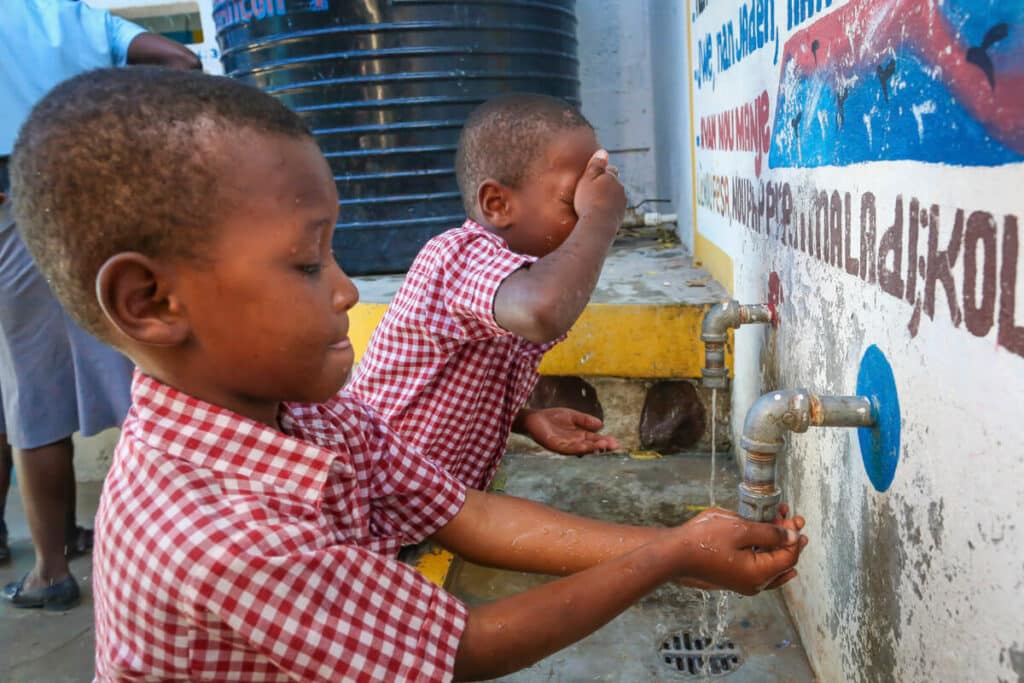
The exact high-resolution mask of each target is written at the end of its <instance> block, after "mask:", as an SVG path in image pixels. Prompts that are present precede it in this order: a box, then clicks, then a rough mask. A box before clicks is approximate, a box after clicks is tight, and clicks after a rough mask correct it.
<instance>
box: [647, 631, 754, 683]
mask: <svg viewBox="0 0 1024 683" xmlns="http://www.w3.org/2000/svg"><path fill="white" fill-rule="evenodd" d="M658 654H659V656H660V659H661V661H662V662H664V664H665V665H666V666H668V667H669V668H671V669H672V670H673V671H674V672H676V673H678V674H681V675H682V676H683V677H684V678H706V677H716V676H725V675H727V674H731V673H732V672H733V671H735V670H736V669H738V668H739V667H740V665H741V664H742V663H743V653H742V651H741V650H740V648H739V647H737V646H736V644H735V643H734V642H732V641H730V640H722V641H720V642H718V643H717V644H716V643H714V642H712V639H711V638H710V637H709V636H704V635H699V634H693V633H691V632H689V631H681V632H679V633H676V634H673V635H672V636H670V637H669V638H667V639H665V640H664V641H662V643H661V647H660V648H659V652H658Z"/></svg>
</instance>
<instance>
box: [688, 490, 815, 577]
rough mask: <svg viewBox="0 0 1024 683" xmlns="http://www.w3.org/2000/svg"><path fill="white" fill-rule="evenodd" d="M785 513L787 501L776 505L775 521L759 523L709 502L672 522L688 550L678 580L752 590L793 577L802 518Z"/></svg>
mask: <svg viewBox="0 0 1024 683" xmlns="http://www.w3.org/2000/svg"><path fill="white" fill-rule="evenodd" d="M788 514H789V506H788V505H780V506H779V516H778V517H777V518H776V520H775V523H774V524H764V523H759V522H749V521H747V520H745V519H743V518H742V517H740V516H739V515H737V514H735V513H733V512H728V511H726V510H722V509H719V508H709V509H708V510H705V511H704V512H702V513H701V514H699V515H697V516H696V517H695V518H693V519H692V520H690V521H689V522H687V523H686V524H683V525H682V526H680V527H677V530H678V531H679V533H680V534H681V535H682V536H683V539H684V540H683V543H684V551H683V552H685V553H687V554H688V557H687V558H686V565H687V567H688V569H687V570H686V571H685V572H683V576H681V577H680V578H679V580H678V581H679V583H683V584H684V585H690V586H695V587H699V588H710V589H714V588H720V589H726V590H731V591H735V592H737V593H741V594H743V595H755V594H757V593H759V592H761V591H762V590H765V589H771V588H777V587H779V586H781V585H782V584H784V583H786V582H787V581H789V580H791V579H793V578H794V577H795V576H796V575H797V574H796V569H795V568H794V567H795V565H796V563H797V560H798V559H799V558H800V551H801V550H803V548H804V547H805V546H806V545H807V538H806V537H805V536H801V535H800V533H799V531H800V530H801V529H803V527H804V520H803V518H802V517H793V518H789V519H787V515H788Z"/></svg>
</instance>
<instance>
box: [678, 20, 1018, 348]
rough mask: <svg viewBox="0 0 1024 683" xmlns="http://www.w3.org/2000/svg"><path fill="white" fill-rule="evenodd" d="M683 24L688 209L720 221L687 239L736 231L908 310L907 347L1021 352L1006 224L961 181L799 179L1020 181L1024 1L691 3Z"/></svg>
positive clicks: (1014, 248)
mask: <svg viewBox="0 0 1024 683" xmlns="http://www.w3.org/2000/svg"><path fill="white" fill-rule="evenodd" d="M723 4H724V5H729V3H723ZM719 8H720V9H723V8H722V6H719ZM698 10H700V11H698ZM690 20H691V37H692V41H693V46H692V50H693V64H694V65H695V68H694V71H693V74H692V76H693V102H694V108H695V111H694V125H695V128H696V130H695V144H696V157H695V158H696V164H695V168H696V169H697V178H696V185H697V187H696V195H697V204H698V207H700V209H702V210H703V211H706V212H710V214H704V215H705V217H707V216H709V215H710V216H714V217H715V218H714V219H712V220H710V221H708V220H701V218H700V216H698V229H699V230H700V231H701V232H702V233H705V234H707V235H710V236H711V237H712V239H714V238H715V236H716V235H719V236H722V237H724V236H725V235H727V234H729V233H730V231H732V230H733V229H734V228H736V227H740V228H742V229H744V230H746V231H748V232H750V233H754V234H757V235H760V236H762V237H763V238H765V239H768V240H772V241H775V242H777V243H778V245H779V246H781V247H784V248H788V249H792V250H798V251H800V252H803V253H804V254H807V255H808V256H811V257H813V258H814V259H817V260H819V261H821V262H822V263H824V264H826V265H827V266H829V267H831V268H834V269H836V270H838V271H841V272H843V273H845V274H847V275H849V276H850V277H854V278H857V279H858V280H860V281H861V282H862V283H864V284H866V285H869V286H872V287H877V288H879V289H880V290H881V291H883V292H885V293H886V294H888V295H890V296H892V297H894V298H896V299H899V300H901V301H904V302H905V304H906V307H907V314H906V323H905V324H906V329H907V331H908V332H909V334H910V336H916V335H917V334H918V331H919V329H920V327H921V325H922V323H923V321H924V320H928V321H936V320H937V319H938V320H940V321H941V323H942V324H949V325H952V326H953V327H955V328H957V329H960V330H963V331H964V332H966V333H968V334H971V335H974V336H976V337H992V339H993V340H994V342H995V344H996V345H997V347H999V348H1002V349H1005V350H1007V351H1010V352H1011V353H1013V354H1015V355H1017V356H1021V357H1024V315H1019V314H1018V313H1017V310H1018V308H1022V307H1020V306H1018V302H1017V298H1018V296H1020V297H1024V293H1019V291H1018V290H1019V289H1020V288H1021V286H1020V284H1019V283H1020V281H1021V280H1022V279H1024V277H1022V278H1018V272H1019V270H1020V268H1019V267H1018V266H1019V263H1020V260H1021V259H1020V239H1021V238H1020V227H1019V226H1020V220H1019V217H1018V212H1016V211H1013V210H1012V209H1011V210H1007V208H1006V207H1005V206H1001V207H995V206H986V205H979V204H977V203H975V202H976V198H975V194H976V193H972V192H969V191H967V186H966V185H963V184H962V183H961V187H958V188H957V190H958V191H953V192H949V191H945V190H941V189H939V188H938V187H936V188H929V187H928V183H922V182H920V181H910V180H909V178H908V180H907V182H906V183H905V187H900V186H899V185H896V186H895V187H894V183H891V182H886V183H879V187H877V188H873V187H864V185H865V183H864V182H863V181H862V180H860V178H863V177H864V176H863V175H862V174H860V175H857V176H856V177H857V178H858V181H857V182H856V183H852V182H851V183H850V185H851V186H847V187H842V186H840V183H834V186H828V185H822V184H821V182H822V181H821V180H820V174H819V175H816V174H814V173H810V172H809V171H810V170H811V169H823V170H824V169H836V168H851V169H857V170H860V171H863V170H864V169H870V168H871V166H870V164H872V163H884V162H900V163H904V164H905V163H906V162H914V163H915V164H916V166H913V165H912V166H910V167H908V169H911V170H908V172H910V173H911V174H912V173H913V171H912V169H913V168H917V169H920V170H921V172H920V177H921V178H926V177H929V176H930V175H932V174H931V172H929V171H928V169H929V168H934V167H935V166H937V165H942V166H944V167H946V168H947V169H948V168H949V167H963V168H964V171H963V172H962V173H964V174H966V173H968V172H969V171H968V170H967V169H968V168H977V167H1009V168H1010V169H1011V170H1010V172H1019V171H1018V170H1016V169H1020V168H1021V167H1020V166H1019V164H1020V163H1021V162H1024V3H1022V2H1006V1H1003V0H944V1H942V2H938V1H936V0H850V1H849V2H845V3H844V2H842V1H841V0H835V1H834V2H833V1H832V0H778V3H776V1H775V0H747V1H746V2H739V3H734V4H732V5H731V7H728V11H727V12H722V11H720V12H717V13H713V12H712V10H711V9H710V5H691V15H690ZM752 72H756V73H757V74H759V77H753V78H752V77H751V76H750V74H751V73H752ZM885 168H886V171H885V172H884V173H882V174H881V175H880V176H879V177H882V176H886V177H887V174H890V175H891V174H892V167H891V166H887V167H885ZM954 172H955V170H954ZM897 175H899V176H901V177H903V176H902V174H897ZM826 176H827V177H829V178H835V177H837V174H836V173H826ZM840 177H842V176H840ZM868 177H871V176H870V175H869V176H868ZM946 177H949V174H948V173H947V174H946ZM954 177H955V176H954ZM967 177H968V176H966V175H964V176H963V178H961V181H962V180H963V179H966V178H967ZM1020 177H1021V176H1018V178H1020ZM978 182H982V181H980V180H979V181H978ZM853 185H857V186H858V187H853ZM1017 205H1018V206H1019V205H1020V203H1019V202H1018V204H1017Z"/></svg>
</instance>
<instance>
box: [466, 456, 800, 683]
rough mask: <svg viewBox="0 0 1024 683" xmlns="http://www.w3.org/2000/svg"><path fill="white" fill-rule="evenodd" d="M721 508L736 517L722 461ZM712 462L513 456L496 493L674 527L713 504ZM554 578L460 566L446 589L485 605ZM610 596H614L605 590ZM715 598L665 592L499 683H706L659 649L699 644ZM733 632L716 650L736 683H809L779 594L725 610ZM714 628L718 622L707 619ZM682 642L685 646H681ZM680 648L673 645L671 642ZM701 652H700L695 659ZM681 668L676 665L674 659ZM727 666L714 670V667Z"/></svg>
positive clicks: (734, 601) (735, 601) (730, 479)
mask: <svg viewBox="0 0 1024 683" xmlns="http://www.w3.org/2000/svg"><path fill="white" fill-rule="evenodd" d="M719 462H720V463H721V466H720V467H719V469H718V473H717V476H716V480H717V486H716V502H717V503H718V504H719V505H720V506H722V507H725V508H727V509H735V505H736V485H737V483H738V482H737V479H736V476H735V474H734V472H735V470H736V467H735V464H734V462H733V461H732V459H731V458H727V459H724V461H723V459H721V458H720V459H719ZM708 475H709V458H708V457H707V456H705V455H678V456H665V457H663V458H658V459H653V460H634V459H631V458H629V457H628V456H624V455H598V456H588V457H586V458H582V459H579V458H566V457H562V456H550V455H521V456H516V455H510V456H509V457H507V458H506V459H505V463H504V464H503V466H502V469H501V471H500V472H499V474H498V477H497V478H496V480H495V488H497V489H499V490H503V491H504V492H505V493H508V494H510V495H517V496H522V497H524V498H530V499H533V500H537V501H540V502H543V503H546V504H549V505H552V506H554V507H557V508H560V509H562V510H565V511H568V512H573V513H576V514H581V515H586V516H588V517H594V518H599V519H604V520H608V521H613V522H621V523H631V524H648V525H660V526H668V525H674V524H680V523H682V522H684V521H685V520H687V519H689V518H690V517H692V516H694V515H696V514H697V513H698V512H699V511H700V509H701V508H702V507H703V506H706V505H707V504H708V490H707V483H708ZM549 580H551V577H542V576H537V575H531V574H524V573H520V572H507V571H500V570H494V569H488V568H484V567H479V566H476V565H472V564H469V563H466V562H463V561H460V560H456V562H455V563H454V565H453V568H452V571H451V573H450V575H449V580H448V588H449V589H450V590H451V591H452V592H453V593H455V594H456V595H458V596H459V597H460V598H462V599H463V600H465V601H466V602H468V603H470V604H473V603H476V604H479V603H482V602H489V601H491V600H495V599H498V598H502V597H506V596H508V595H511V594H514V593H517V592H520V591H523V590H527V589H529V588H531V587H533V586H536V585H539V584H540V583H543V582H544V581H549ZM609 589H610V590H614V587H609ZM715 600H716V594H711V598H710V600H708V601H705V600H704V599H703V598H702V596H701V592H700V591H697V590H693V589H690V588H683V587H680V586H674V585H672V586H664V587H662V588H660V589H658V590H657V591H655V592H654V593H652V594H650V595H649V596H647V598H645V599H644V600H643V601H641V602H640V603H639V604H637V605H635V606H633V607H632V608H630V609H629V610H627V611H626V612H624V613H623V614H621V615H620V616H619V617H618V618H617V619H615V620H613V621H612V622H610V623H609V624H607V625H606V626H605V627H604V628H602V629H600V630H599V631H597V632H596V633H594V634H592V635H591V636H590V637H588V638H586V639H584V640H582V641H580V642H579V643H576V644H575V645H573V646H572V647H569V648H567V649H565V650H563V651H561V652H559V653H557V654H555V655H553V656H551V657H549V658H547V659H545V660H543V661H541V662H539V663H538V664H536V665H534V666H533V667H530V668H529V669H526V670H523V671H520V672H518V673H516V674H513V675H510V676H506V677H504V678H502V679H500V680H502V681H507V682H512V681H514V682H517V683H526V682H530V683H532V682H534V681H567V682H568V681H618V682H627V681H637V682H638V683H639V682H642V681H679V680H701V679H703V678H705V677H704V676H700V675H693V674H691V673H690V671H689V668H688V667H687V666H686V664H687V663H692V664H693V665H694V666H693V668H694V669H695V670H696V671H698V672H699V671H700V669H699V668H698V667H699V666H700V664H701V662H702V661H704V662H706V660H701V659H700V658H699V657H694V658H692V659H691V660H690V662H687V661H686V660H685V658H684V659H683V668H684V669H686V670H685V671H679V670H678V667H677V666H676V665H675V664H668V663H666V662H665V661H664V659H665V658H664V656H663V655H662V654H660V652H659V651H660V648H661V646H662V644H663V643H665V642H666V641H670V640H671V638H672V636H674V635H677V634H682V633H686V634H689V635H690V636H691V644H692V645H695V643H693V641H692V638H693V637H699V636H700V630H701V629H700V625H701V621H702V614H707V613H708V612H713V610H714V606H715ZM725 612H726V620H727V622H728V627H727V628H726V630H725V636H724V638H723V639H722V641H719V642H720V644H724V645H728V644H729V643H731V644H732V645H733V646H734V648H735V651H731V652H736V651H738V652H736V660H737V661H738V666H737V665H736V664H735V663H732V662H730V664H729V666H730V669H731V671H730V672H729V673H727V674H723V675H724V677H725V678H727V679H728V680H730V681H773V682H774V681H787V682H800V681H813V680H815V678H814V675H813V672H812V671H811V669H810V666H809V664H808V662H807V658H806V656H805V654H804V651H803V648H802V647H801V645H800V640H799V636H798V635H797V632H796V629H795V627H794V626H793V623H792V621H791V620H790V618H789V615H788V613H787V612H786V608H785V605H784V603H783V600H782V595H781V593H779V592H778V591H773V592H767V593H762V594H760V595H758V596H754V597H740V596H737V595H732V594H730V596H729V597H728V602H727V603H726V610H725ZM708 618H709V620H710V628H714V627H715V625H716V624H717V619H716V618H715V615H714V614H710V615H709V617H708ZM681 639H682V637H681ZM673 645H674V643H673ZM695 652H696V651H695ZM676 661H678V660H676ZM719 661H721V660H718V661H716V664H718V662H719Z"/></svg>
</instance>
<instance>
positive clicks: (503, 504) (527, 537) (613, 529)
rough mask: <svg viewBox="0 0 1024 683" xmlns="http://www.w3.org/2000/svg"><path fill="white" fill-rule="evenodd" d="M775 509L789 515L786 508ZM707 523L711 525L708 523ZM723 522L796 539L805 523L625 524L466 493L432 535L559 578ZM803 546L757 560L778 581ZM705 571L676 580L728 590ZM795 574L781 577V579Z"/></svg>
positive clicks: (506, 565) (485, 561)
mask: <svg viewBox="0 0 1024 683" xmlns="http://www.w3.org/2000/svg"><path fill="white" fill-rule="evenodd" d="M780 508H781V509H782V510H784V511H785V512H786V513H788V508H784V507H782V506H780ZM709 521H712V522H714V523H715V524H714V525H711V526H708V522H709ZM723 521H728V523H729V525H730V528H731V529H732V530H733V532H737V530H740V531H742V530H746V529H750V528H754V527H761V526H764V527H768V528H769V529H772V530H781V533H786V532H787V530H789V531H792V532H793V534H796V533H797V531H799V530H800V529H801V528H803V519H801V518H799V517H797V518H793V519H790V520H786V519H784V518H779V519H776V524H774V525H772V524H763V525H761V524H755V523H752V522H748V521H746V520H744V519H742V518H740V517H739V516H737V515H735V514H734V513H731V512H726V511H725V510H719V509H709V510H706V511H704V512H702V513H701V514H700V515H698V516H697V517H695V518H694V519H692V520H690V521H689V522H687V523H686V524H684V525H682V526H680V527H670V528H659V527H638V526H629V525H625V524H613V523H611V522H602V521H598V520H596V519H588V518H586V517H579V516H577V515H572V514H569V513H567V512H561V511H559V510H555V509H554V508H551V507H548V506H546V505H541V504H540V503H535V502H533V501H530V500H525V499H523V498H516V497H514V496H497V495H491V494H487V493H481V492H480V491H474V490H472V489H468V490H467V491H466V501H465V503H464V504H463V506H462V509H461V510H460V511H459V513H458V514H457V515H455V517H454V518H452V520H451V521H450V522H448V524H447V525H445V526H444V527H442V528H441V529H439V530H438V531H437V532H436V533H435V534H434V536H433V538H434V540H436V541H437V542H438V543H440V544H441V545H442V546H444V547H445V548H448V549H449V550H451V551H452V552H454V553H456V554H458V555H460V556H461V557H464V558H465V559H467V560H469V561H471V562H474V563H476V564H482V565H486V566H489V567H500V568H503V569H515V570H518V571H525V572H534V573H539V574H553V575H556V576H564V575H566V574H573V573H576V572H579V571H582V570H585V569H588V568H590V567H593V566H594V565H597V564H600V563H602V562H605V561H607V560H610V559H612V558H617V557H620V556H622V555H624V554H626V553H629V552H631V551H633V550H635V549H637V548H640V547H641V546H644V545H646V544H649V543H653V542H661V541H663V540H664V539H665V538H666V537H672V536H673V535H674V534H677V533H678V532H679V530H680V529H683V528H689V527H695V528H700V529H705V528H716V529H717V528H718V525H719V524H720V523H722V522H723ZM721 542H722V539H720V538H712V539H710V540H709V541H708V543H709V544H715V545H720V544H721ZM801 549H802V546H800V547H794V548H788V547H787V548H784V549H781V550H778V551H775V552H765V553H759V554H758V555H759V556H760V557H759V558H758V561H760V562H766V561H769V560H770V561H771V562H773V563H775V565H773V566H778V567H779V570H778V571H777V572H775V574H773V577H776V576H779V577H781V575H783V574H788V570H790V569H792V566H793V565H794V564H795V563H796V560H797V558H798V557H799V552H800V550H801ZM749 554H752V551H751V553H749ZM737 557H739V556H738V555H737ZM748 559H749V558H748ZM729 569H730V570H732V569H735V570H736V571H738V572H740V574H739V575H738V576H739V577H740V578H741V579H742V578H744V575H743V574H742V572H743V571H747V570H749V569H750V567H748V566H746V565H743V564H742V563H740V564H737V565H736V566H735V567H733V566H732V565H730V567H729ZM705 574H706V572H700V573H697V574H694V575H692V576H691V575H689V574H685V575H682V576H681V577H680V578H681V579H684V581H683V582H684V583H688V584H699V585H703V586H708V587H711V586H714V587H728V579H729V577H724V580H723V577H718V576H713V577H710V578H708V577H707V576H705ZM792 576H795V573H794V574H792ZM792 576H786V577H785V579H786V580H788V579H789V578H792ZM686 579H691V580H686ZM764 583H767V582H764ZM758 585H763V584H761V583H759V584H758ZM779 585H781V583H780V584H779ZM773 587H774V586H773ZM734 590H735V589H734ZM741 592H742V591H741Z"/></svg>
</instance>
